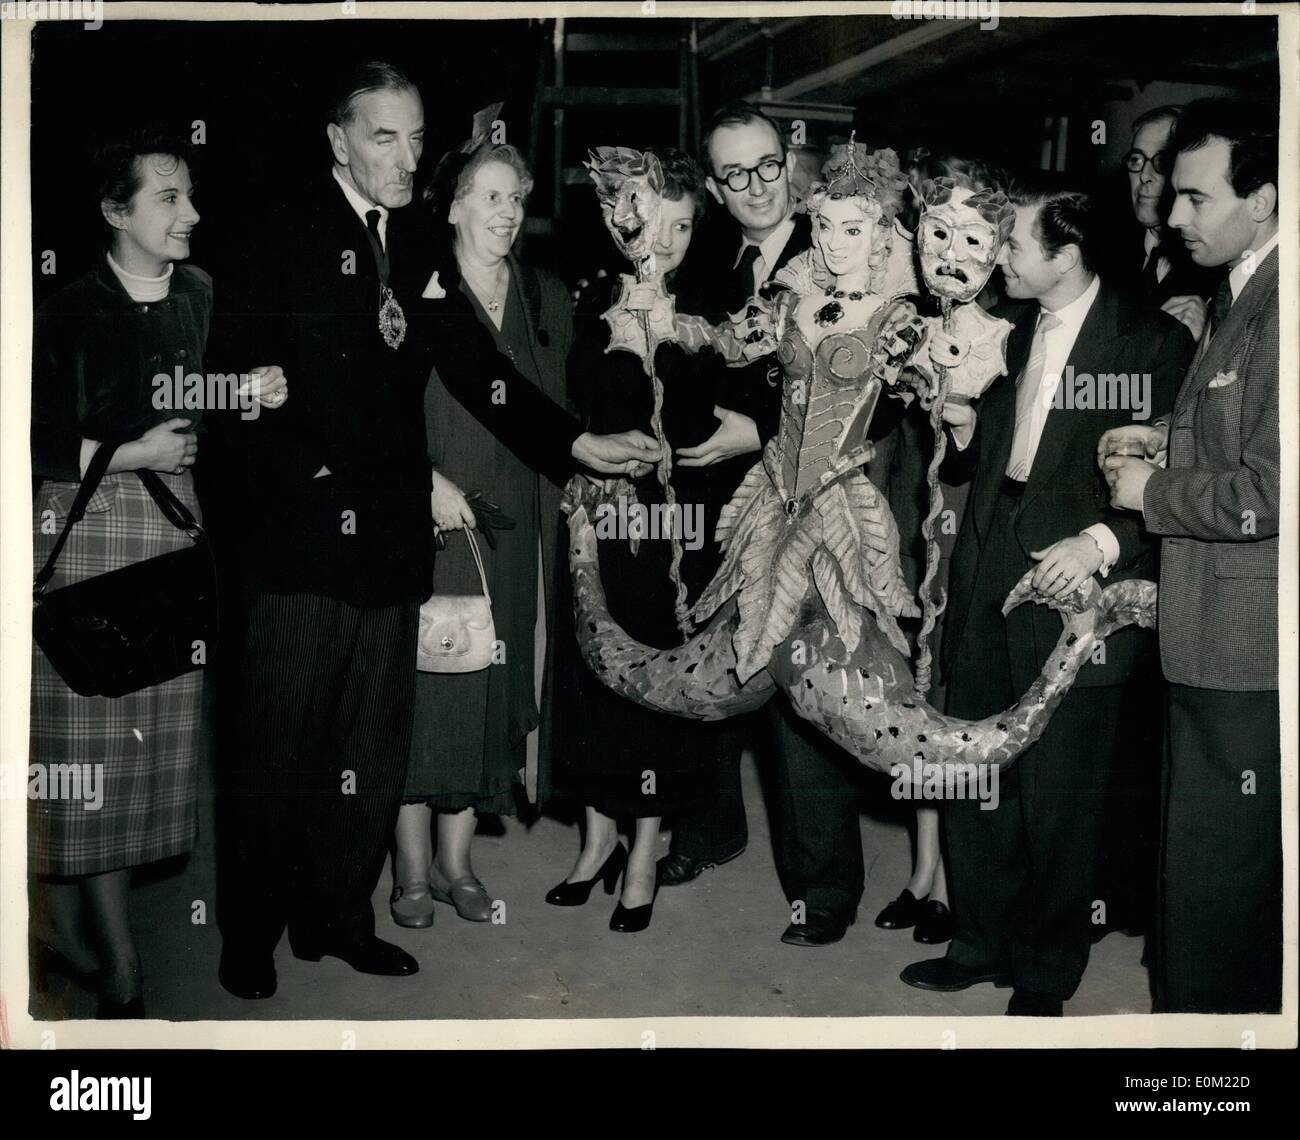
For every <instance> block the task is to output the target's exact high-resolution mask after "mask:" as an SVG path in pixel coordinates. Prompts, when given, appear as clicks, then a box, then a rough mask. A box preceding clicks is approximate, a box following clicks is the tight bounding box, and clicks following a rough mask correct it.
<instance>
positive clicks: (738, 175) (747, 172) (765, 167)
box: [713, 155, 785, 194]
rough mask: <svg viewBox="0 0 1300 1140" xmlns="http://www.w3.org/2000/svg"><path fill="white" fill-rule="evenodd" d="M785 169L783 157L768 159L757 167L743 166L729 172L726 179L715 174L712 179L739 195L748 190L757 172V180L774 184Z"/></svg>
mask: <svg viewBox="0 0 1300 1140" xmlns="http://www.w3.org/2000/svg"><path fill="white" fill-rule="evenodd" d="M784 169H785V155H782V156H781V157H780V158H779V159H776V158H769V159H765V160H764V161H763V162H760V163H759V164H758V165H757V166H744V167H741V168H740V169H739V170H732V171H729V172H728V173H727V175H726V177H722V176H720V175H717V174H715V175H714V176H713V177H714V178H715V179H716V180H717V181H718V182H725V183H726V184H727V189H728V190H731V191H733V192H734V193H736V194H740V193H742V192H743V191H745V190H748V189H749V183H750V180H751V179H752V178H753V176H754V173H755V172H756V171H757V173H758V176H759V178H761V179H762V180H763V181H764V182H775V181H776V180H777V179H778V178H780V177H781V171H783V170H784Z"/></svg>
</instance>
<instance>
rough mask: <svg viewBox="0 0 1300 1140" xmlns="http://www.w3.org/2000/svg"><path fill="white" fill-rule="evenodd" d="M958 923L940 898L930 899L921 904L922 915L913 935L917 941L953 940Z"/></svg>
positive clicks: (931, 943) (932, 943) (917, 921)
mask: <svg viewBox="0 0 1300 1140" xmlns="http://www.w3.org/2000/svg"><path fill="white" fill-rule="evenodd" d="M956 928H957V924H956V923H955V922H954V921H953V918H952V911H950V910H949V909H948V908H947V907H946V906H945V905H944V904H943V903H941V902H939V900H938V899H928V900H927V901H925V902H923V903H922V904H921V917H920V918H918V919H917V920H916V929H915V930H913V931H912V937H913V938H914V939H915V940H916V941H917V942H925V943H928V944H930V945H934V944H935V943H936V942H951V941H952V936H953V935H954V934H955V933H956V932H957V931H956Z"/></svg>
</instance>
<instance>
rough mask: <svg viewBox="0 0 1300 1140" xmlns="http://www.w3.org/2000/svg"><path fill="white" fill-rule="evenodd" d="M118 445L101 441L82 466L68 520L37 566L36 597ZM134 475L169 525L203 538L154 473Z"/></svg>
mask: <svg viewBox="0 0 1300 1140" xmlns="http://www.w3.org/2000/svg"><path fill="white" fill-rule="evenodd" d="M118 447H119V444H116V443H101V444H100V445H99V447H97V448H96V449H95V454H94V455H92V456H91V457H90V462H89V463H88V464H87V465H86V474H85V477H84V478H83V479H82V480H81V486H80V487H79V488H78V489H77V497H76V498H75V499H73V500H72V509H71V510H70V511H69V512H68V521H67V522H66V523H64V524H63V530H62V531H61V532H60V534H59V537H58V538H57V539H56V540H55V543H54V549H53V550H51V551H50V556H49V557H48V558H47V559H46V560H45V565H44V566H42V567H41V572H40V573H39V574H37V575H36V581H35V584H34V586H33V589H34V592H35V594H36V596H37V597H40V595H41V594H42V593H44V592H45V587H46V586H47V585H49V582H50V579H51V578H52V577H53V576H54V567H55V565H56V563H57V562H58V560H59V555H60V554H61V553H62V551H63V546H64V543H66V542H67V541H68V535H69V534H71V533H72V528H73V527H74V526H76V525H77V523H79V522H80V521H81V520H82V519H83V518H84V517H85V514H86V506H87V504H89V502H90V497H91V496H92V495H93V494H94V493H95V491H96V490H98V488H99V484H100V482H101V481H102V480H103V478H104V475H105V473H106V472H107V471H108V465H109V463H110V462H112V459H113V456H114V454H115V453H116V452H117V449H118ZM136 474H137V475H138V476H140V482H141V483H143V484H144V488H145V490H146V491H148V492H149V494H150V495H151V496H152V498H153V501H154V502H155V503H157V504H158V509H159V510H161V511H162V513H163V515H164V516H165V517H166V519H167V521H168V522H169V523H171V524H172V526H174V527H175V528H176V529H177V530H183V531H185V533H186V534H188V535H189V536H190V537H191V538H192V539H194V540H195V541H196V542H197V541H199V540H200V539H202V538H203V537H204V533H203V528H202V527H201V526H199V524H198V520H196V519H195V517H194V516H193V515H192V514H191V513H190V510H189V508H188V507H186V505H185V504H184V503H182V502H181V501H180V500H179V499H178V498H176V496H175V495H173V494H172V493H171V491H169V490H168V489H167V484H166V483H164V482H163V481H162V480H161V479H159V478H158V475H157V474H156V473H155V472H153V471H147V470H143V469H141V470H138V471H136Z"/></svg>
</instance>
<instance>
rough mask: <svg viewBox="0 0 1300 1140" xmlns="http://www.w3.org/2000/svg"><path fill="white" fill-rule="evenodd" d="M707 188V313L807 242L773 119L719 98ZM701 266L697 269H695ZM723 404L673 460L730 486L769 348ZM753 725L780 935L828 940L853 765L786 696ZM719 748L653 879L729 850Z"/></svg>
mask: <svg viewBox="0 0 1300 1140" xmlns="http://www.w3.org/2000/svg"><path fill="white" fill-rule="evenodd" d="M703 150H704V166H705V169H706V170H707V171H708V178H707V179H706V185H707V186H708V189H709V193H710V194H712V195H713V197H714V198H715V199H716V200H717V201H718V202H719V203H720V204H721V205H722V206H723V207H725V209H726V211H727V213H728V214H729V215H730V216H731V218H732V219H733V220H734V221H735V222H736V224H737V226H738V227H739V234H736V235H735V236H734V237H731V238H730V240H725V241H723V242H722V243H721V244H720V246H719V248H718V250H717V252H716V254H715V255H714V256H712V257H710V256H708V253H707V252H706V255H705V257H702V258H701V259H700V265H698V266H696V267H695V268H696V270H697V272H696V273H695V275H694V277H693V278H692V279H690V281H689V285H687V284H685V283H683V285H684V287H686V288H690V289H692V290H694V291H695V293H696V295H697V296H699V297H700V298H701V299H702V300H703V301H704V311H705V312H706V314H708V311H709V310H710V309H712V310H713V311H712V313H711V314H709V315H710V319H713V320H717V319H721V318H722V317H723V316H724V315H725V314H727V313H734V312H736V311H738V310H739V309H741V308H743V307H744V305H745V303H746V302H747V301H748V300H749V298H750V297H752V296H753V295H754V293H755V292H756V290H757V289H758V287H759V286H760V285H762V284H763V283H764V282H766V281H768V280H770V279H771V277H772V275H773V274H774V273H776V271H777V270H778V269H780V268H781V267H782V266H783V265H785V264H786V263H787V262H788V261H789V260H790V259H791V258H793V257H795V256H796V255H797V254H799V253H802V252H803V251H804V250H806V249H808V248H809V246H810V245H811V244H812V226H811V223H810V221H809V218H808V215H807V214H797V215H796V214H794V213H793V208H794V199H793V196H792V194H791V189H790V175H791V173H792V172H793V170H794V168H795V165H796V162H797V159H796V156H795V155H794V154H793V153H792V152H791V151H790V150H789V148H788V147H787V146H786V145H785V143H784V141H783V139H782V137H781V132H780V129H779V128H778V127H777V125H776V124H775V123H774V122H773V121H772V120H771V119H770V118H768V117H767V116H766V115H764V114H763V113H762V112H761V111H759V110H758V109H757V108H755V107H752V106H748V105H745V104H738V105H733V106H731V107H727V108H724V109H723V110H722V111H720V112H719V113H718V114H717V115H715V116H714V117H713V119H712V120H711V122H710V123H709V125H708V128H707V130H706V132H705V135H704V147H703ZM701 267H702V272H701V271H700V270H701ZM726 386H727V389H728V390H729V391H730V392H732V393H734V396H733V398H732V399H731V400H730V401H729V404H730V406H729V407H719V408H716V409H715V413H716V414H717V416H718V419H719V427H718V430H717V432H716V433H715V434H714V435H713V436H711V437H710V438H709V439H708V440H706V441H705V442H704V443H702V444H700V445H699V446H698V447H689V448H682V449H680V450H679V451H678V452H677V459H676V462H678V463H681V464H682V465H683V466H701V467H703V466H712V465H718V466H716V467H715V472H716V474H717V476H718V478H719V479H720V480H722V481H725V482H727V483H728V484H729V485H730V487H731V488H734V487H736V486H738V485H739V483H740V480H741V479H742V478H743V477H744V474H745V472H746V470H748V468H750V467H751V466H752V465H753V464H754V463H755V462H756V461H757V460H758V458H759V451H760V448H761V447H762V446H763V444H764V443H766V441H767V440H768V439H770V438H771V437H772V436H773V435H774V434H775V433H776V429H777V424H778V421H779V418H780V396H781V372H780V368H779V366H778V365H777V362H776V360H775V358H774V357H768V358H766V359H765V360H761V361H757V362H755V363H754V364H752V365H749V366H748V367H746V368H743V369H732V370H728V375H727V378H726ZM756 718H757V723H756V725H755V731H754V733H753V735H755V736H756V737H757V738H758V742H760V743H762V744H766V745H767V746H768V747H767V751H768V752H770V754H771V761H772V764H773V772H772V781H771V787H772V790H773V793H774V794H775V796H776V801H777V802H776V803H775V804H774V805H773V806H774V811H773V816H774V820H773V822H774V833H775V834H774V844H773V846H774V848H775V853H776V863H777V874H778V876H779V877H780V880H781V887H782V890H783V891H784V892H785V896H786V898H787V900H788V901H789V902H790V906H791V922H790V924H789V926H787V928H786V930H785V932H784V933H783V934H782V936H781V941H783V942H785V943H787V944H789V945H792V946H821V945H826V944H827V943H831V942H836V941H838V940H839V939H841V938H843V937H844V932H845V930H846V929H847V927H848V925H849V923H851V922H852V921H853V920H854V918H855V916H856V912H857V906H858V902H859V900H860V899H861V897H862V888H863V883H864V872H863V863H862V837H861V832H860V830H859V823H858V806H857V785H856V782H855V777H856V773H857V765H856V764H855V763H854V762H853V761H852V760H851V759H850V758H849V757H848V756H847V754H845V753H844V752H843V751H842V750H840V749H839V748H837V747H836V746H835V745H833V744H831V743H830V742H829V741H827V740H826V739H825V738H824V737H822V736H821V735H819V734H818V733H817V732H815V731H813V730H812V729H811V728H810V727H809V726H808V725H807V724H806V723H805V722H803V721H802V720H800V719H799V718H798V717H797V716H796V715H795V714H794V712H793V711H792V710H791V709H790V706H789V704H788V702H786V701H769V702H768V703H767V705H766V706H764V709H763V710H762V711H761V712H760V713H758V714H756ZM732 744H733V748H734V750H733V751H732V752H731V753H730V754H729V755H725V756H722V757H720V758H719V759H720V765H719V767H720V794H719V796H718V798H717V800H715V801H714V802H713V804H711V805H709V806H708V807H707V808H705V809H704V810H703V811H700V812H697V813H694V814H692V815H689V816H683V817H679V818H678V819H677V820H676V821H675V822H674V827H673V842H672V849H671V850H670V851H669V853H668V855H666V856H665V857H664V858H663V859H661V860H660V862H659V882H660V885H662V886H674V885H677V884H680V883H686V882H689V881H690V880H692V879H694V878H695V877H696V876H697V875H699V874H700V873H701V872H702V871H703V870H705V869H706V868H708V867H712V866H716V865H717V864H720V863H725V862H727V861H728V860H730V859H733V858H735V857H736V856H737V855H739V854H740V853H741V852H742V851H743V850H744V848H745V845H746V843H747V841H748V830H747V824H746V819H745V804H744V800H743V798H742V796H741V790H740V733H739V731H738V732H737V733H736V734H734V735H733V738H732Z"/></svg>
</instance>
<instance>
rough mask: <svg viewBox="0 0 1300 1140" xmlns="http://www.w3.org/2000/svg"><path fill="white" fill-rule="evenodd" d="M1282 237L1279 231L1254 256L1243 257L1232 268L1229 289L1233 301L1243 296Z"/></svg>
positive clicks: (1229, 276) (1229, 274) (1229, 275)
mask: <svg viewBox="0 0 1300 1140" xmlns="http://www.w3.org/2000/svg"><path fill="white" fill-rule="evenodd" d="M1281 236H1282V231H1281V230H1278V231H1277V233H1275V234H1274V235H1273V236H1272V237H1271V238H1269V239H1268V241H1266V242H1265V243H1264V244H1263V245H1261V246H1260V247H1259V249H1257V250H1255V251H1254V256H1253V257H1252V256H1250V254H1249V253H1247V254H1246V255H1243V257H1242V258H1241V260H1240V261H1238V262H1237V264H1236V265H1234V266H1233V267H1232V269H1231V270H1230V271H1229V273H1228V288H1229V289H1231V290H1232V299H1233V300H1234V301H1235V300H1236V299H1237V298H1238V297H1240V296H1241V291H1242V290H1243V289H1244V288H1245V287H1246V282H1247V281H1249V280H1250V275H1251V274H1252V273H1254V272H1255V270H1256V269H1258V268H1259V267H1260V266H1261V265H1262V264H1263V263H1264V258H1266V257H1267V256H1268V255H1269V254H1270V253H1271V252H1272V250H1273V247H1274V246H1275V245H1277V239H1278V238H1280V237H1281Z"/></svg>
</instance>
